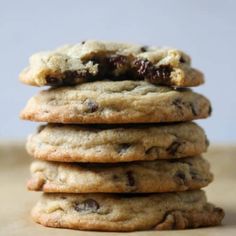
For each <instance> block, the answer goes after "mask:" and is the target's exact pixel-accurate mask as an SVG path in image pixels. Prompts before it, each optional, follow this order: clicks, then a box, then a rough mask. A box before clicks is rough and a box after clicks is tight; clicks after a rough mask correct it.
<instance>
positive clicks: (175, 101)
mask: <svg viewBox="0 0 236 236" xmlns="http://www.w3.org/2000/svg"><path fill="white" fill-rule="evenodd" d="M172 104H173V105H175V106H176V107H178V108H179V109H180V110H182V105H183V102H182V100H181V99H180V98H176V99H175V100H174V101H173V102H172Z"/></svg>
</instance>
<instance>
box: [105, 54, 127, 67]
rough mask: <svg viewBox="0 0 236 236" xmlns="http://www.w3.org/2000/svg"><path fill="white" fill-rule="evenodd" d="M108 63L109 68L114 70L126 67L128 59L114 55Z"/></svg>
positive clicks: (109, 58)
mask: <svg viewBox="0 0 236 236" xmlns="http://www.w3.org/2000/svg"><path fill="white" fill-rule="evenodd" d="M108 63H109V67H110V68H111V69H113V70H114V69H117V68H121V67H122V66H125V65H126V64H127V63H128V58H127V57H126V56H122V55H113V56H111V57H108Z"/></svg>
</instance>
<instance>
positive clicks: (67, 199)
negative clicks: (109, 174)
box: [32, 190, 224, 231]
mask: <svg viewBox="0 0 236 236" xmlns="http://www.w3.org/2000/svg"><path fill="white" fill-rule="evenodd" d="M32 216H33V219H34V220H35V221H36V222H38V223H40V224H42V225H45V226H49V227H58V228H70V229H80V230H99V231H135V230H148V229H153V230H170V229H186V228H198V227H203V226H213V225H219V224H220V223H221V221H222V219H223V217H224V212H223V210H222V209H221V208H217V207H215V206H214V205H212V204H210V203H207V201H206V197H205V194H204V192H203V191H201V190H197V191H187V192H180V193H160V194H149V195H125V194H123V195H122V194H121V195H110V194H44V195H43V196H42V198H41V200H40V201H39V202H38V203H37V204H36V206H35V207H34V209H33V211H32Z"/></svg>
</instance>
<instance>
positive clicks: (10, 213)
mask: <svg viewBox="0 0 236 236" xmlns="http://www.w3.org/2000/svg"><path fill="white" fill-rule="evenodd" d="M204 156H205V157H206V158H207V159H208V160H209V162H210V163H211V167H212V168H211V169H212V172H213V173H214V175H215V180H214V182H213V183H212V184H210V186H208V187H207V188H206V189H205V190H206V192H207V196H208V199H209V201H210V202H212V203H214V204H215V205H217V206H220V207H222V208H224V210H225V212H226V216H225V219H224V221H223V225H222V226H218V227H211V228H202V229H193V230H185V231H182V230H179V231H142V232H133V233H104V232H88V231H75V230H66V229H53V228H46V227H43V226H41V225H38V224H36V223H34V222H33V221H32V220H31V218H30V209H31V208H32V206H33V205H34V203H35V202H36V201H37V199H38V198H39V195H40V193H33V192H28V191H27V190H26V187H25V182H26V180H27V178H28V177H29V164H30V161H31V160H32V159H31V158H30V157H28V156H27V154H26V153H25V151H24V148H23V144H22V143H16V142H14V143H12V142H0V186H1V194H0V235H1V236H13V235H19V236H21V235H24V236H27V235H30V236H42V235H43V236H48V235H53V234H55V235H57V236H62V235H63V236H65V235H66V236H72V235H76V236H81V235H86V236H87V235H89V236H90V235H118V234H122V235H126V234H127V235H150V236H151V235H160V236H165V235H170V236H171V235H181V236H184V235H190V233H191V236H200V235H204V236H205V235H207V236H208V235H209V236H210V235H214V236H215V235H232V236H233V235H236V145H217V146H216V145H212V146H211V147H210V148H209V151H208V153H206V154H205V155H204Z"/></svg>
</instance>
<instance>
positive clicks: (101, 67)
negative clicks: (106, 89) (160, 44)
mask: <svg viewBox="0 0 236 236" xmlns="http://www.w3.org/2000/svg"><path fill="white" fill-rule="evenodd" d="M107 78H108V79H111V80H126V79H127V78H129V79H131V80H146V81H148V82H150V83H154V84H160V85H168V86H175V87H176V86H177V87H189V86H197V85H200V84H202V83H203V82H204V78H203V74H202V73H201V72H200V71H198V70H196V69H193V68H192V67H191V62H190V57H189V56H188V55H186V54H185V53H183V52H181V51H179V50H177V49H172V48H157V47H147V46H140V45H132V44H122V43H109V42H101V41H91V40H90V41H85V42H82V43H79V44H76V45H67V46H64V47H62V48H59V49H56V50H54V51H51V52H41V53H37V54H35V55H33V56H32V57H31V58H30V62H29V66H28V67H27V68H25V69H24V70H23V71H22V73H21V74H20V80H21V81H22V82H24V83H26V84H30V85H35V86H43V85H50V86H62V85H63V86H65V85H75V84H80V83H83V82H89V81H95V80H104V79H107Z"/></svg>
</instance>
